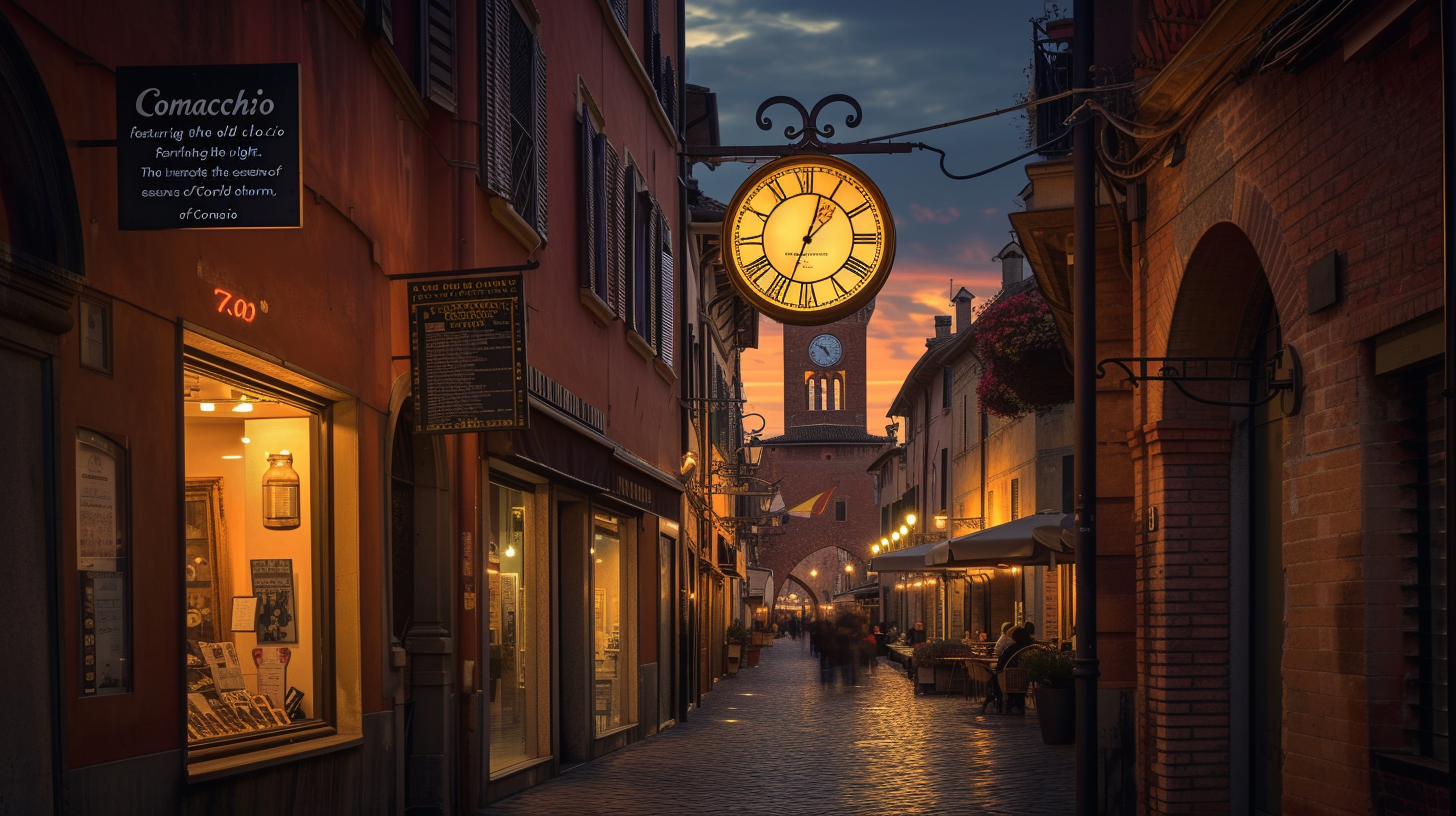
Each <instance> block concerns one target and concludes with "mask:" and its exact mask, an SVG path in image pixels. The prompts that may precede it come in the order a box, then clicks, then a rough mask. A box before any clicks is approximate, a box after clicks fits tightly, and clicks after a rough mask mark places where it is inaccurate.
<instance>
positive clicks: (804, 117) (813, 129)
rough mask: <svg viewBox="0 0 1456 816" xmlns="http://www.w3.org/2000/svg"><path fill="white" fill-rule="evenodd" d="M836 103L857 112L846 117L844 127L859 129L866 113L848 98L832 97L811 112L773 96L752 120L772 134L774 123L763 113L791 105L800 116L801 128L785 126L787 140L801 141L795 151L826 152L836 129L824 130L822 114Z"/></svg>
mask: <svg viewBox="0 0 1456 816" xmlns="http://www.w3.org/2000/svg"><path fill="white" fill-rule="evenodd" d="M835 102H844V103H845V104H848V105H849V106H851V107H853V108H854V113H851V114H850V115H848V116H846V117H844V126H845V127H848V128H857V127H859V125H860V122H863V121H864V109H863V108H861V107H860V106H859V101H858V100H856V99H855V98H854V97H852V96H850V95H849V94H830V95H829V96H826V97H824V98H823V99H821V100H819V101H818V102H816V103H814V107H813V109H812V110H806V109H805V108H804V105H803V103H801V102H799V100H797V99H795V98H793V97H791V96H771V97H769V98H768V99H765V100H763V103H762V104H760V105H759V106H758V112H757V113H755V114H754V115H753V119H754V121H755V122H757V123H758V128H759V130H772V129H773V120H771V119H769V118H768V117H767V116H764V115H763V114H764V111H766V110H768V109H769V108H771V107H773V106H774V105H788V106H790V107H792V108H793V109H794V110H796V111H798V112H799V119H800V126H799V127H797V128H796V127H794V126H793V125H788V126H786V127H785V128H784V138H785V139H789V140H794V139H798V140H799V142H798V144H796V145H794V146H793V147H794V148H796V149H800V150H805V149H814V150H822V149H824V148H825V143H824V140H825V139H831V138H833V137H834V125H832V124H828V123H826V124H825V125H824V126H822V127H821V126H820V125H819V112H820V111H822V110H824V108H825V107H827V106H828V105H830V104H833V103H835Z"/></svg>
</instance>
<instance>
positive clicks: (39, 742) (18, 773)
mask: <svg viewBox="0 0 1456 816" xmlns="http://www.w3.org/2000/svg"><path fill="white" fill-rule="evenodd" d="M83 258H84V247H83V240H82V233H81V226H80V217H79V215H78V209H77V206H76V192H75V183H74V181H73V179H72V176H71V167H70V160H69V158H68V157H67V154H66V144H65V141H64V139H63V137H62V134H61V128H60V125H59V123H58V121H57V119H56V114H55V111H54V109H53V108H52V106H51V102H50V97H49V95H48V94H47V92H46V88H45V83H44V82H43V81H42V79H41V76H40V73H39V72H38V71H37V70H36V67H35V65H34V63H32V62H31V59H30V56H29V54H28V52H27V50H26V48H25V44H24V43H23V42H22V41H21V39H20V37H19V36H18V35H17V34H16V32H15V30H14V29H13V28H11V26H10V23H9V21H8V20H7V19H6V18H5V16H4V15H3V14H0V381H3V382H4V383H5V389H6V408H5V422H4V423H3V424H0V457H3V460H4V462H5V467H4V468H3V469H0V519H4V520H5V522H4V523H5V546H3V547H0V616H3V617H4V619H6V620H10V621H23V622H24V624H23V625H17V626H12V627H11V632H10V638H9V643H10V645H11V647H12V648H13V649H15V650H16V651H15V653H16V654H21V655H26V656H28V659H24V660H17V661H13V664H12V665H10V666H9V667H7V668H6V670H5V679H4V681H3V682H0V688H3V689H4V692H5V693H3V694H0V722H3V723H5V725H6V730H7V731H8V732H9V733H12V734H24V735H26V739H20V740H13V739H12V740H6V741H5V743H4V745H0V767H4V768H5V769H6V772H5V776H6V784H5V803H6V805H7V806H8V807H9V808H10V809H13V810H15V811H16V812H25V813H49V812H51V811H52V810H54V809H56V808H57V807H58V806H59V804H58V801H57V799H56V796H57V794H58V792H60V791H63V790H64V784H63V782H62V780H61V774H62V772H63V770H64V764H65V759H64V756H63V754H62V749H63V741H62V740H60V739H59V737H58V735H59V734H60V733H62V729H64V728H65V727H66V724H65V721H64V713H63V712H62V710H61V708H60V707H59V706H58V704H57V700H58V699H60V698H61V697H62V695H63V694H64V691H63V688H64V685H65V682H66V677H65V674H66V672H68V671H70V670H69V669H66V670H63V669H62V668H61V667H62V666H72V665H73V664H72V662H71V661H70V660H68V659H67V656H66V655H64V654H63V653H62V651H61V650H60V649H59V648H58V647H57V644H58V643H59V642H61V632H60V631H59V630H58V627H59V623H58V621H59V620H60V619H61V618H60V617H59V609H60V607H59V604H60V600H59V597H58V596H59V595H60V594H61V591H62V590H61V583H60V576H61V575H62V574H63V571H62V558H61V547H60V544H59V541H58V537H59V535H60V533H59V531H60V530H63V529H65V525H63V524H62V523H61V519H60V512H61V511H60V501H61V499H60V497H59V495H58V494H57V489H58V487H59V482H60V478H59V476H58V475H57V474H59V473H60V472H61V470H62V467H61V462H60V461H59V460H58V458H57V457H58V454H60V453H61V452H62V451H63V450H68V448H66V447H64V445H63V442H62V438H63V436H62V435H61V434H59V433H58V431H57V423H58V421H59V416H60V407H59V401H60V398H61V395H60V394H59V393H58V391H57V389H56V385H55V383H56V381H57V379H59V375H58V372H57V368H58V367H59V366H58V363H59V360H60V358H59V355H60V342H61V335H64V334H66V333H67V332H69V331H70V330H71V327H72V325H73V318H72V316H71V309H72V307H73V305H74V304H75V301H76V295H77V294H78V292H79V291H80V288H81V287H80V285H79V283H78V281H79V280H80V279H79V278H78V277H77V276H78V275H82V274H84V273H85V269H84V264H83ZM70 435H71V438H72V439H75V432H74V429H73V430H72V431H71V433H70ZM69 445H70V446H72V447H71V448H69V450H72V451H73V452H71V454H70V455H71V456H73V457H74V456H75V455H76V454H75V453H74V446H75V445H76V443H75V442H70V443H69ZM72 512H75V511H72ZM77 659H79V655H78V656H77ZM73 710H74V709H73Z"/></svg>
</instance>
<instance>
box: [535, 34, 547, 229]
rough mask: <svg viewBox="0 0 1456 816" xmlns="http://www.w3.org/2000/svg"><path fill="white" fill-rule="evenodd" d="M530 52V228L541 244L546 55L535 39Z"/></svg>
mask: <svg viewBox="0 0 1456 816" xmlns="http://www.w3.org/2000/svg"><path fill="white" fill-rule="evenodd" d="M531 46H532V47H531V51H532V55H531V56H532V60H531V62H532V70H533V73H532V83H531V84H532V85H533V86H534V87H533V90H534V91H535V99H534V100H533V103H534V104H533V105H532V106H531V125H532V127H533V128H534V129H535V134H534V135H535V142H536V150H535V159H536V161H535V171H536V173H535V176H536V196H535V198H536V206H535V213H534V215H535V218H534V219H532V221H531V226H532V227H535V228H536V234H537V235H539V236H541V243H542V244H545V243H546V212H547V208H546V186H547V185H546V164H547V162H546V154H547V150H546V53H545V52H544V51H542V50H541V40H540V38H537V37H532V38H531Z"/></svg>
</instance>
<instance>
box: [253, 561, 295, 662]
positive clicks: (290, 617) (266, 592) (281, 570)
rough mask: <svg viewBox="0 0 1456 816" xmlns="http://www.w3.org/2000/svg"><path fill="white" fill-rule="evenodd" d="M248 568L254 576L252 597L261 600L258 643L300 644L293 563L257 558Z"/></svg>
mask: <svg viewBox="0 0 1456 816" xmlns="http://www.w3.org/2000/svg"><path fill="white" fill-rule="evenodd" d="M249 565H250V566H251V567H252V572H253V594H254V595H256V596H258V628H257V630H256V634H257V636H258V643H260V644H263V643H297V642H298V607H297V600H296V598H295V597H294V594H293V559H292V558H255V559H253V560H252V561H250V562H249Z"/></svg>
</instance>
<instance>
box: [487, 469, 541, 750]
mask: <svg viewBox="0 0 1456 816" xmlns="http://www.w3.org/2000/svg"><path fill="white" fill-rule="evenodd" d="M532 500H533V497H532V495H531V494H530V493H523V492H522V491H520V490H516V489H514V488H511V487H507V486H504V485H500V484H494V483H492V484H491V486H490V518H491V520H492V521H491V531H490V532H491V535H490V542H489V546H490V552H489V565H488V567H487V570H486V572H487V575H488V576H489V578H490V606H489V615H490V678H489V679H490V770H491V772H492V773H495V772H497V771H499V770H501V769H503V768H508V767H510V766H511V765H515V764H517V763H519V762H524V761H525V760H527V759H530V758H532V757H534V756H537V755H538V754H537V752H536V751H535V750H533V745H534V740H533V739H532V735H534V734H536V733H537V723H536V717H537V708H536V692H537V682H536V665H535V664H536V661H535V650H534V649H532V648H531V644H532V643H533V641H534V638H533V636H532V634H533V625H532V617H531V612H532V606H531V604H532V603H533V602H534V599H531V598H528V596H527V591H526V588H527V587H528V586H530V580H532V579H534V578H535V577H536V576H534V575H532V574H530V573H531V570H530V563H531V562H530V558H532V557H535V556H536V553H535V552H533V551H532V545H531V535H530V533H531V530H530V524H531V502H532Z"/></svg>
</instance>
